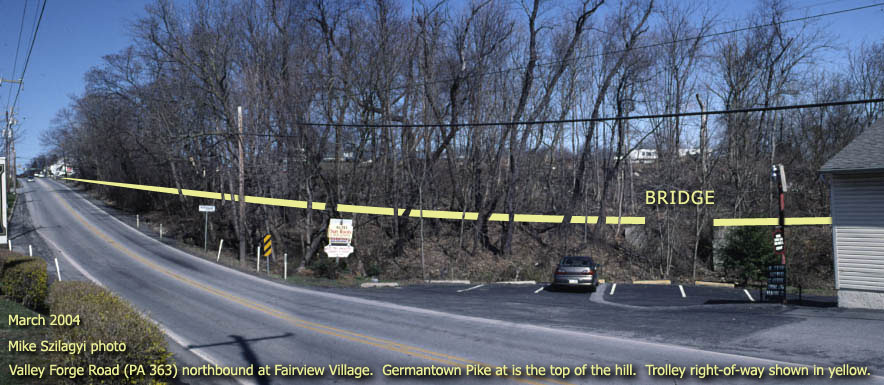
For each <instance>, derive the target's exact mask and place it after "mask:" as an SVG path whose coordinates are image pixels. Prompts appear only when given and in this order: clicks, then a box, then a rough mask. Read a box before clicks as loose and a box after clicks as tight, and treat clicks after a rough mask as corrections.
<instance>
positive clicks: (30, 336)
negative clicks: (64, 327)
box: [0, 298, 52, 384]
mask: <svg viewBox="0 0 884 385" xmlns="http://www.w3.org/2000/svg"><path fill="white" fill-rule="evenodd" d="M11 314H18V315H20V316H28V317H30V316H35V315H37V313H36V312H34V311H32V310H30V309H28V308H26V307H24V306H22V305H20V304H17V303H15V302H13V301H10V300H8V299H6V298H0V340H2V341H15V340H25V341H29V342H36V343H38V345H39V342H40V341H42V340H44V339H46V338H47V330H46V328H45V327H41V326H36V327H32V326H27V327H10V326H9V323H8V322H9V316H10V315H11ZM50 361H51V357H50V356H49V355H46V354H43V353H21V352H10V351H9V349H8V346H2V347H0V368H2V369H3V370H0V384H38V383H45V379H44V380H40V379H38V378H35V377H13V376H12V375H11V374H10V373H9V365H12V364H26V363H28V364H33V365H40V366H48V365H49V364H51V363H52V362H50Z"/></svg>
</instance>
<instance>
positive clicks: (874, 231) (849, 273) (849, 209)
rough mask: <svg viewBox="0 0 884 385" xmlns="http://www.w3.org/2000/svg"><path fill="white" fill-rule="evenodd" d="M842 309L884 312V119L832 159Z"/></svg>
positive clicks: (827, 169) (826, 170)
mask: <svg viewBox="0 0 884 385" xmlns="http://www.w3.org/2000/svg"><path fill="white" fill-rule="evenodd" d="M820 172H821V173H823V175H825V177H826V179H828V180H829V185H830V190H829V192H830V201H831V212H832V249H833V250H832V256H833V257H834V263H835V289H836V290H838V306H840V307H855V308H870V309H884V119H879V120H878V121H877V122H875V124H873V125H872V126H871V127H869V128H867V129H866V130H865V132H863V133H862V134H860V135H859V136H857V137H856V139H854V140H853V141H852V142H850V143H849V144H848V145H847V146H845V147H844V149H842V150H841V152H839V153H837V154H835V156H834V157H832V159H829V161H828V162H826V164H825V165H823V168H822V169H820Z"/></svg>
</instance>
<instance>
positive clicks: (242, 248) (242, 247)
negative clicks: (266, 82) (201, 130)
mask: <svg viewBox="0 0 884 385" xmlns="http://www.w3.org/2000/svg"><path fill="white" fill-rule="evenodd" d="M236 125H237V126H238V127H237V128H238V130H239V140H237V141H236V142H237V147H238V150H239V197H238V198H239V199H238V201H239V222H240V223H239V228H240V234H239V235H240V238H239V241H240V242H239V264H240V265H241V266H245V263H246V259H245V258H246V243H245V237H244V236H243V235H244V234H245V233H246V229H245V225H246V218H245V215H246V199H245V196H246V187H245V186H246V174H245V160H244V159H243V143H242V142H243V137H242V106H239V107H237V108H236Z"/></svg>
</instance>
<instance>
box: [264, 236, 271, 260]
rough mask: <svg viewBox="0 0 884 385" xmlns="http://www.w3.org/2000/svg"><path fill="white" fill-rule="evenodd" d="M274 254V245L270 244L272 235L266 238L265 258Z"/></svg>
mask: <svg viewBox="0 0 884 385" xmlns="http://www.w3.org/2000/svg"><path fill="white" fill-rule="evenodd" d="M272 253H273V245H272V244H271V242H270V234H267V235H265V236H264V256H265V257H269V256H270V254H272Z"/></svg>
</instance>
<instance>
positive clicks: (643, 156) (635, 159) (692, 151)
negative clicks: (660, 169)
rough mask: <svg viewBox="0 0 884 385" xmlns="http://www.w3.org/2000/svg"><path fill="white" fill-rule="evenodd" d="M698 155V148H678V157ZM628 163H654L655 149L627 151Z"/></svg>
mask: <svg viewBox="0 0 884 385" xmlns="http://www.w3.org/2000/svg"><path fill="white" fill-rule="evenodd" d="M696 155H700V149H699V148H680V149H678V157H679V158H683V157H685V156H696ZM628 158H629V163H645V164H647V163H654V162H656V161H657V159H658V158H659V156H657V150H656V149H653V148H637V149H635V150H632V151H630V152H629V155H628Z"/></svg>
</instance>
